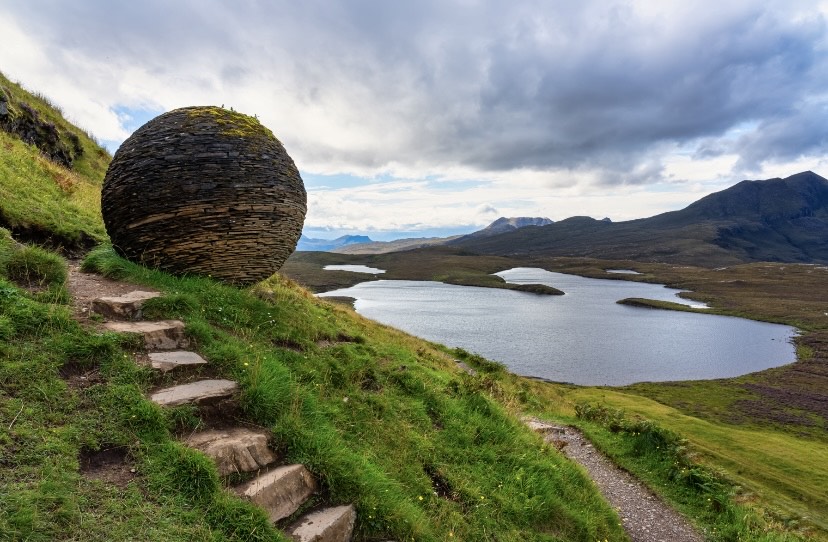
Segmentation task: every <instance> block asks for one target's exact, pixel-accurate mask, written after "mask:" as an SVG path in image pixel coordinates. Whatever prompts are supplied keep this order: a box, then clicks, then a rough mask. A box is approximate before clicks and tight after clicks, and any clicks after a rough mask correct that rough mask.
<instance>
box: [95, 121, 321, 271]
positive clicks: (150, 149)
mask: <svg viewBox="0 0 828 542" xmlns="http://www.w3.org/2000/svg"><path fill="white" fill-rule="evenodd" d="M101 210H102V213H103V218H104V223H105V225H106V230H107V232H108V233H109V237H110V238H111V239H112V243H113V246H114V247H115V250H116V251H117V252H118V253H119V254H120V255H122V256H124V257H125V258H127V259H129V260H132V261H134V262H138V263H142V264H144V265H148V266H150V267H156V268H159V269H162V270H164V271H167V272H170V273H174V274H198V275H209V276H212V277H214V278H217V279H220V280H223V281H226V282H230V283H234V284H240V285H244V284H250V283H253V282H257V281H260V280H263V279H265V278H267V277H269V276H270V275H272V274H273V273H275V272H276V271H277V270H278V269H279V268H280V267H281V266H282V264H283V263H284V261H285V260H286V259H287V257H288V256H290V254H291V253H292V252H293V251H294V249H295V248H296V242H297V241H298V239H299V235H300V233H301V231H302V225H303V223H304V220H305V213H306V210H307V195H306V192H305V187H304V184H303V183H302V179H301V177H300V176H299V171H298V170H297V168H296V165H295V164H294V163H293V160H292V159H291V158H290V156H288V154H287V152H286V151H285V149H284V147H283V146H282V144H281V143H280V142H279V140H278V139H276V137H275V136H274V135H273V133H272V132H271V131H270V130H268V129H267V128H265V127H264V126H263V125H262V124H260V123H259V121H258V120H257V119H255V118H253V117H249V116H247V115H243V114H241V113H238V112H235V111H231V110H227V109H224V108H220V107H185V108H181V109H176V110H174V111H170V112H168V113H164V114H162V115H160V116H158V117H156V118H154V119H153V120H151V121H149V122H148V123H147V124H145V125H144V126H142V127H141V128H139V129H138V130H137V131H136V132H135V133H134V134H133V135H132V136H130V137H129V138H128V139H127V140H126V141H124V143H123V144H122V145H121V147H120V148H119V149H118V151H117V152H116V153H115V156H114V158H113V159H112V162H111V164H110V166H109V169H108V171H107V173H106V177H105V179H104V185H103V190H102V194H101Z"/></svg>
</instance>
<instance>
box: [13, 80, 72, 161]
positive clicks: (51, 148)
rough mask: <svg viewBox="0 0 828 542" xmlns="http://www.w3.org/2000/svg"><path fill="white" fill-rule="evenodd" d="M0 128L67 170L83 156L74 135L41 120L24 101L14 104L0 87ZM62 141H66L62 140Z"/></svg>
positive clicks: (35, 111)
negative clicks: (76, 159)
mask: <svg viewBox="0 0 828 542" xmlns="http://www.w3.org/2000/svg"><path fill="white" fill-rule="evenodd" d="M0 129H3V130H5V131H7V132H9V133H11V134H14V135H16V136H17V137H19V138H20V139H22V140H23V141H25V142H26V143H28V144H30V145H34V146H36V147H37V148H38V149H39V150H40V151H41V152H42V153H43V154H44V155H46V156H48V157H49V158H50V159H52V160H53V161H55V162H57V163H58V164H60V165H62V166H65V167H67V168H70V167H72V162H73V161H74V159H75V158H77V157H78V156H80V155H81V154H83V146H82V145H81V144H80V139H79V138H78V136H77V135H76V134H73V133H71V132H66V131H63V132H62V131H61V130H59V129H58V127H57V126H55V124H54V123H52V122H49V121H47V120H44V119H41V118H40V113H38V112H37V110H36V109H34V108H33V107H32V106H30V105H29V104H27V103H25V102H16V103H15V102H13V100H12V99H11V98H10V97H9V96H8V94H7V93H6V92H5V90H4V89H2V88H0ZM64 138H65V139H67V140H68V143H67V141H64Z"/></svg>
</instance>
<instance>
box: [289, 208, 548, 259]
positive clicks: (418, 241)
mask: <svg viewBox="0 0 828 542" xmlns="http://www.w3.org/2000/svg"><path fill="white" fill-rule="evenodd" d="M547 224H552V221H551V220H549V219H548V218H541V217H526V216H520V217H512V218H507V217H500V218H498V219H497V220H495V221H494V222H492V223H491V224H489V225H488V226H486V227H485V228H483V229H482V230H478V231H476V232H473V233H470V234H468V235H455V236H453V237H411V238H407V239H397V240H396V241H387V242H384V241H374V242H370V243H362V244H351V243H348V244H347V245H342V246H338V247H335V248H332V249H304V250H327V251H328V252H336V253H338V254H385V253H388V252H400V251H403V250H414V249H417V248H426V247H433V246H437V245H445V244H451V243H454V242H457V241H460V240H463V239H467V238H468V239H477V238H481V237H489V236H491V235H497V234H499V233H506V232H510V231H515V230H517V229H520V228H525V227H526V226H544V225H547ZM300 242H301V240H300ZM297 250H303V249H297Z"/></svg>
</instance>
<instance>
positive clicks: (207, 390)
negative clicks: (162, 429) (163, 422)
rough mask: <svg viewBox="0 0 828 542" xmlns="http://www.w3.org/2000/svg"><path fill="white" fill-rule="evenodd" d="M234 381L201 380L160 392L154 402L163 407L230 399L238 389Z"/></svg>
mask: <svg viewBox="0 0 828 542" xmlns="http://www.w3.org/2000/svg"><path fill="white" fill-rule="evenodd" d="M238 387H239V386H238V384H236V383H235V382H233V381H232V380H200V381H198V382H193V383H191V384H181V385H178V386H173V387H172V388H167V389H163V390H159V391H157V392H155V393H153V394H152V396H151V397H150V399H151V400H152V402H154V403H156V404H158V405H161V406H178V405H186V404H198V403H203V402H207V401H211V400H216V399H228V398H230V397H232V396H233V395H234V394H235V393H236V390H237V389H238Z"/></svg>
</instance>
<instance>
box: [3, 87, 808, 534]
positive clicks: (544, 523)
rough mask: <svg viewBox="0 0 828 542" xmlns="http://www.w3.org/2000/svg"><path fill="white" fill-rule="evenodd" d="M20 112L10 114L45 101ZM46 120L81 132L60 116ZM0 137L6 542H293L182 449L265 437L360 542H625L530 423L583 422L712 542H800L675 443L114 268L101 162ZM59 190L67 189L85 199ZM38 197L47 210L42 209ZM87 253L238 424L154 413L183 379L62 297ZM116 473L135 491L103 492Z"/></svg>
mask: <svg viewBox="0 0 828 542" xmlns="http://www.w3.org/2000/svg"><path fill="white" fill-rule="evenodd" d="M10 85H11V84H10V83H8V82H5V81H4V86H10ZM13 93H15V100H16V101H15V102H14V103H19V102H20V101H23V102H27V103H28V101H34V100H35V97H34V96H31V95H28V94H26V93H25V91H23V89H20V88H19V87H17V86H14V89H13ZM42 107H44V108H47V105H45V102H44V104H42ZM41 115H43V116H44V117H45V118H52V117H49V115H54V117H53V118H54V119H55V120H54V121H50V122H54V123H55V126H56V127H58V128H60V129H61V130H62V129H64V128H65V129H67V130H72V129H73V127H71V125H69V124H68V123H65V121H63V120H62V119H60V118H59V114H58V113H57V112H56V111H54V110H47V109H44V111H43V113H41ZM61 127H63V128H61ZM3 137H6V138H7V139H6V140H4V141H5V143H8V144H11V145H12V147H11V148H12V149H13V150H14V152H13V153H10V154H11V155H13V156H14V159H13V160H12V159H10V158H8V156H7V155H6V154H3V155H2V156H3V158H2V160H3V162H1V163H2V164H3V167H6V168H8V169H7V171H10V172H12V175H2V176H0V188H1V189H3V190H4V191H5V192H4V193H3V194H4V198H3V200H2V201H0V205H2V207H0V208H2V209H3V213H4V215H3V216H4V217H6V218H5V219H4V220H5V221H6V222H4V223H5V224H7V225H8V226H10V227H3V228H0V428H2V430H0V464H1V465H2V467H3V468H2V469H0V535H2V536H0V539H2V540H14V541H16V540H28V541H47V540H49V541H51V540H66V541H69V540H92V541H96V540H100V541H103V540H107V541H108V540H173V541H174V540H181V541H184V540H187V541H191V540H197V541H201V540H203V541H229V540H240V541H241V540H245V541H247V540H262V541H263V540H275V541H280V540H285V537H284V535H283V534H282V532H281V529H280V527H281V526H282V525H281V524H277V525H276V526H272V525H270V524H269V523H268V521H267V518H266V516H265V514H264V512H263V511H262V510H261V509H259V508H257V507H254V506H252V505H251V504H250V503H249V502H247V501H245V500H242V499H241V498H239V497H238V496H237V495H236V494H235V493H233V492H232V491H230V490H229V489H228V487H229V486H230V485H232V484H233V483H234V482H237V481H238V479H237V478H234V477H233V476H230V477H226V478H222V477H219V476H218V473H217V471H216V467H215V465H214V464H213V463H212V462H211V461H210V460H208V459H207V458H206V457H205V456H204V455H202V454H201V453H199V452H197V451H195V450H192V449H189V448H187V447H185V446H184V445H183V444H182V443H181V440H182V438H183V437H184V436H186V435H189V434H191V433H192V432H193V431H196V430H198V429H200V428H204V427H210V426H216V425H221V424H223V423H229V422H232V423H233V424H246V425H253V426H256V427H259V428H263V429H266V430H267V431H269V432H270V434H271V436H272V439H271V447H272V448H273V449H274V451H275V452H276V453H277V454H278V455H279V457H280V459H283V460H284V461H285V462H296V463H302V464H304V465H305V466H307V467H308V468H309V469H310V470H311V471H312V472H313V474H314V476H315V477H316V478H317V479H318V480H319V483H320V488H321V491H320V492H319V494H318V495H317V496H316V497H315V501H314V504H339V503H353V504H354V505H355V506H356V508H357V513H358V520H357V525H356V534H355V540H359V541H377V540H389V539H394V540H398V541H414V540H416V541H426V542H429V541H436V540H462V541H485V540H492V541H493V540H498V541H500V542H508V541H514V542H518V541H521V542H522V541H542V542H552V541H593V540H613V541H615V540H625V539H626V535H625V533H624V530H623V527H622V522H621V518H619V517H618V515H617V514H616V513H615V512H614V511H613V510H612V509H611V508H610V507H609V506H608V505H607V504H606V502H605V501H604V500H603V499H602V498H601V497H600V496H599V495H598V493H597V492H596V490H595V487H594V485H593V484H592V482H591V481H590V480H588V479H587V478H586V476H585V474H584V473H583V471H582V470H580V469H579V468H576V467H575V466H574V465H573V464H572V463H571V462H569V461H568V460H567V459H566V458H565V457H564V456H563V455H562V454H561V453H560V452H559V451H558V450H557V449H556V448H555V447H554V446H551V445H547V444H545V443H544V441H543V439H541V438H540V437H539V436H538V435H536V434H534V433H533V432H532V431H531V430H530V429H528V428H527V427H525V426H524V424H523V422H522V421H521V416H522V415H524V414H531V415H534V416H538V417H542V418H545V419H559V420H563V421H564V422H567V423H577V424H580V425H582V426H584V427H586V428H587V429H588V430H589V431H590V432H591V433H592V434H594V435H595V439H596V442H605V443H608V444H607V445H606V446H605V448H606V449H607V450H609V451H612V450H613V449H617V451H620V452H624V453H621V454H620V455H619V454H616V455H618V459H617V460H619V461H627V462H628V464H629V467H628V468H630V470H631V471H633V472H636V473H638V474H640V475H644V474H645V473H646V475H647V476H649V478H650V479H649V480H648V483H649V484H650V487H652V488H653V489H654V490H655V491H657V492H658V493H660V494H662V495H665V496H666V497H667V498H668V500H669V501H670V502H671V503H673V504H674V506H676V507H677V508H678V509H680V510H681V511H683V512H684V513H686V514H687V515H688V516H689V517H690V518H691V519H692V520H693V522H694V523H695V524H696V525H697V526H698V527H699V529H700V530H701V531H703V532H704V533H706V536H707V538H709V539H710V540H734V541H735V540H766V541H777V540H779V541H781V540H786V541H787V540H801V539H802V538H801V537H800V536H799V534H798V533H800V532H801V530H800V528H799V527H798V526H797V525H793V524H791V525H788V524H782V523H780V522H779V521H778V520H777V516H776V515H774V513H773V512H772V511H771V512H768V511H767V510H766V506H765V505H766V503H759V504H758V505H757V504H754V501H750V500H741V499H740V498H739V497H740V496H742V495H743V493H741V492H739V491H737V489H736V488H735V486H734V485H733V484H732V483H731V482H729V481H728V479H727V478H726V477H724V476H722V475H720V474H718V473H717V472H716V470H715V468H714V467H711V466H709V465H705V464H702V463H699V462H698V461H697V459H698V458H697V457H696V456H695V455H694V453H691V450H690V449H689V448H688V443H686V442H685V441H683V440H682V439H681V438H680V437H679V436H678V435H675V434H674V433H671V432H669V431H666V430H664V429H661V428H660V427H658V426H656V425H655V424H653V423H651V422H647V421H646V420H641V419H638V418H636V419H635V420H627V419H626V418H624V417H623V416H622V415H619V414H617V413H616V412H615V411H606V409H604V410H602V409H601V408H598V407H596V408H586V407H583V408H581V410H580V411H577V410H576V409H575V406H574V402H573V399H572V394H573V393H579V392H580V389H577V388H572V387H567V386H554V385H549V384H545V383H541V382H534V381H531V380H527V379H523V378H520V377H517V376H515V375H512V374H510V373H508V372H507V371H506V370H505V369H504V368H503V367H502V366H501V365H499V364H496V363H492V362H490V361H487V360H485V359H482V358H480V357H478V356H475V355H473V354H469V353H468V352H465V351H462V350H452V349H448V348H446V347H443V346H440V345H436V344H431V343H428V342H425V341H422V340H419V339H416V338H414V337H411V336H409V335H406V334H404V333H402V332H399V331H396V330H394V329H391V328H388V327H385V326H381V325H378V324H376V323H373V322H371V321H369V320H366V319H364V318H361V317H359V316H358V315H356V314H355V313H354V312H353V311H351V310H349V309H346V308H343V307H338V306H335V305H331V304H328V303H325V302H323V301H320V300H318V299H317V298H315V297H314V296H313V295H312V294H310V293H309V292H308V291H307V290H305V289H304V288H302V287H300V286H298V285H296V284H295V283H293V282H292V281H290V280H288V279H286V278H284V277H283V276H282V275H279V274H277V275H274V276H273V277H271V278H270V279H268V280H266V281H263V282H262V283H260V284H258V285H256V286H254V287H251V288H246V289H239V288H236V287H231V286H227V285H224V284H221V283H218V282H216V281H214V280H212V279H210V278H204V277H173V276H170V275H167V274H164V273H161V272H159V271H155V270H150V269H146V268H144V267H141V266H138V265H135V264H133V263H130V262H127V261H125V260H123V259H121V258H119V257H118V256H117V255H116V254H115V253H114V251H113V250H112V249H111V247H109V246H108V245H107V243H106V236H105V233H104V232H103V229H102V228H101V221H100V216H99V212H98V207H97V200H96V199H95V197H94V196H96V194H97V192H96V187H98V186H99V184H100V179H101V177H102V173H103V172H102V168H103V167H104V166H105V162H106V158H107V156H106V155H105V153H103V154H102V153H97V151H95V150H94V147H90V149H89V150H87V149H84V153H83V155H82V156H81V157H78V156H75V157H74V158H73V160H72V162H71V168H72V169H68V168H66V166H65V165H57V164H56V163H55V162H54V161H53V160H52V159H51V158H43V156H42V154H41V151H39V150H38V149H37V148H36V147H34V146H33V145H32V144H30V143H25V142H23V141H21V140H20V139H19V137H18V135H14V134H3ZM79 137H81V136H79ZM83 141H85V143H84V145H86V144H89V145H91V144H92V143H93V142H91V140H83ZM5 143H4V144H5ZM92 155H97V156H99V159H100V162H96V161H92V160H91V157H92ZM84 157H85V158H84ZM41 160H47V161H46V162H41ZM84 160H90V161H89V162H87V166H88V167H87V166H83V164H84ZM93 166H94V167H93ZM55 168H56V169H55ZM53 172H59V173H61V174H64V173H66V174H69V173H71V174H72V175H73V179H74V180H75V181H76V184H75V185H74V186H75V187H76V190H75V191H65V190H63V189H62V188H60V186H59V185H58V183H57V181H56V178H57V177H58V175H57V173H53ZM67 172H68V173H67ZM50 183H51V184H50ZM55 185H57V186H58V188H57V190H55ZM40 191H47V192H48V191H51V192H48V193H49V194H52V195H53V196H54V197H53V198H52V199H51V200H50V202H49V203H48V206H47V202H45V201H44V202H39V200H37V197H38V194H39V192H40ZM7 195H8V198H7V197H6V196H7ZM82 195H83V197H81V196H82ZM43 209H45V212H42V213H39V211H43ZM32 232H37V233H38V235H31V233H32ZM84 236H87V237H89V238H91V239H93V241H94V242H96V243H98V242H99V246H97V248H95V249H94V250H92V252H91V253H88V254H87V255H86V256H85V259H84V260H83V263H82V267H83V271H84V272H87V273H94V274H96V275H99V276H101V277H108V278H109V279H112V280H118V281H123V282H127V283H129V284H132V285H134V287H136V288H141V287H144V288H149V289H154V290H157V291H159V292H161V294H162V295H161V296H160V297H158V298H155V299H152V300H150V301H148V302H147V304H146V305H145V307H144V315H145V317H147V318H152V319H170V318H175V319H180V320H182V321H183V322H185V324H186V333H187V335H188V338H189V339H190V341H191V343H192V345H193V347H194V349H195V350H196V351H197V352H198V353H199V354H201V355H202V356H203V357H204V358H205V359H207V360H208V361H209V365H208V367H209V368H203V369H195V371H196V372H195V373H194V374H195V375H201V374H202V373H199V372H198V371H204V372H205V373H204V375H205V376H206V375H209V376H211V377H213V378H228V379H232V380H234V381H237V382H238V383H239V386H240V394H239V396H238V402H237V405H236V407H235V408H233V409H230V410H227V411H220V412H210V411H205V410H204V409H200V408H198V407H194V406H181V407H176V408H167V409H161V408H159V407H158V406H157V405H156V404H154V403H153V402H151V401H150V400H149V399H148V395H149V394H150V392H151V391H152V390H155V389H158V388H159V387H162V386H164V385H165V383H167V381H168V379H169V377H168V376H164V375H160V374H157V373H154V372H152V371H151V370H150V369H149V368H148V367H147V366H146V365H144V364H142V363H141V360H142V359H143V356H144V355H145V350H144V346H143V345H142V343H141V341H139V340H137V338H136V337H134V336H131V335H125V334H117V333H112V332H106V331H104V330H103V329H102V327H101V326H100V323H101V318H100V317H97V316H95V315H90V314H89V312H88V311H84V310H83V309H84V308H86V307H81V306H79V305H78V302H77V299H76V298H73V296H72V295H71V291H70V290H69V288H68V286H67V262H66V260H65V259H64V257H63V256H62V255H61V254H60V253H59V252H61V251H62V252H63V253H64V254H67V253H69V254H71V253H72V252H73V251H79V250H82V248H83V247H84V246H85V244H84V243H78V242H77V241H78V240H79V239H84V238H85V237H84ZM31 241H38V242H40V241H44V242H46V245H45V248H44V247H40V246H33V245H32V244H31V243H30V242H31ZM72 242H74V244H73V243H72ZM27 243H29V244H27ZM76 267H77V264H76V263H73V265H72V272H73V273H75V272H78V271H76V270H75V268H76ZM436 269H437V264H436V263H435V270H436ZM461 275H462V274H461ZM463 276H465V275H463ZM463 276H459V277H456V278H457V280H462V279H463ZM100 280H103V279H100ZM458 360H459V361H462V362H463V363H464V364H465V367H464V366H462V365H460V364H458V363H457V361H458ZM468 368H471V369H473V371H468V370H467V369H468ZM587 391H592V390H587ZM594 393H595V394H597V395H599V396H600V395H601V394H602V393H603V392H602V391H601V390H597V391H594ZM607 394H608V395H612V396H613V399H617V397H615V395H614V394H612V393H611V392H607ZM622 396H623V397H626V398H629V397H630V396H629V395H623V394H622ZM593 397H594V396H588V394H587V397H586V398H587V399H589V400H591V399H592V398H593ZM638 405H640V401H639V402H635V403H634V404H633V406H638ZM652 411H653V412H654V413H655V414H659V415H660V413H659V412H657V411H656V410H655V409H652ZM596 413H597V414H596ZM579 414H580V416H581V417H580V418H578V417H577V416H578V415H579ZM662 419H663V420H665V421H666V422H669V420H670V419H671V416H670V415H666V416H663V417H662ZM602 439H603V440H602ZM621 445H623V446H621ZM602 446H603V445H602ZM627 452H629V453H627ZM625 454H626V455H625ZM110 467H111V469H113V470H115V471H117V472H118V473H121V475H119V476H101V475H99V473H100V472H101V470H104V471H106V469H107V468H110ZM816 480H817V481H818V479H816ZM289 519H290V518H288V521H289Z"/></svg>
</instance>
